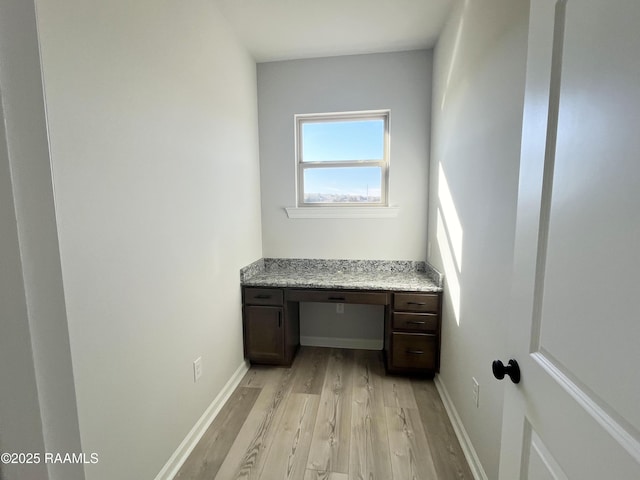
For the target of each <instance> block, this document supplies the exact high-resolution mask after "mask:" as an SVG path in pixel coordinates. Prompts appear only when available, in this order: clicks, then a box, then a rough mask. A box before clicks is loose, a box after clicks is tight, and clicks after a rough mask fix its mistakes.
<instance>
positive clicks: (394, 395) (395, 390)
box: [383, 375, 418, 409]
mask: <svg viewBox="0 0 640 480" xmlns="http://www.w3.org/2000/svg"><path fill="white" fill-rule="evenodd" d="M383 384H384V404H385V406H387V407H396V408H415V409H417V408H418V405H417V404H416V399H415V397H414V395H413V387H412V386H411V380H410V379H408V378H406V377H399V376H395V375H387V376H385V377H384V379H383Z"/></svg>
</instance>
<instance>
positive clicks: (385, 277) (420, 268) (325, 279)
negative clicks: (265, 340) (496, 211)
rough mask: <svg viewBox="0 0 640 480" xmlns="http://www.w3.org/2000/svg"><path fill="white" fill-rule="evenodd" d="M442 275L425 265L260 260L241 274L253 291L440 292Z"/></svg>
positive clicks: (242, 282)
mask: <svg viewBox="0 0 640 480" xmlns="http://www.w3.org/2000/svg"><path fill="white" fill-rule="evenodd" d="M442 280H443V279H442V274H440V272H438V271H437V270H436V269H435V268H433V267H432V266H431V265H429V264H428V263H426V262H415V261H391V260H319V259H293V258H262V259H260V260H258V261H256V262H253V263H252V264H251V265H248V266H246V267H244V268H243V269H241V270H240V283H241V284H242V285H244V286H253V287H281V288H328V289H349V290H387V291H409V292H440V291H442Z"/></svg>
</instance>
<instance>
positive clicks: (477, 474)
mask: <svg viewBox="0 0 640 480" xmlns="http://www.w3.org/2000/svg"><path fill="white" fill-rule="evenodd" d="M435 383H436V388H437V389H438V393H439V394H440V398H441V399H442V403H443V404H444V408H445V410H446V411H447V415H449V420H451V425H452V426H453V430H454V431H455V432H456V437H458V442H460V447H462V452H463V453H464V456H465V458H466V459H467V463H468V464H469V468H470V469H471V473H472V474H473V478H474V479H475V480H488V478H487V474H486V473H485V471H484V468H482V463H480V459H479V458H478V454H477V453H476V450H475V449H474V448H473V445H472V443H471V439H470V438H469V435H468V434H467V431H466V430H465V428H464V425H463V424H462V420H460V416H459V415H458V412H457V410H456V407H454V405H453V402H452V401H451V397H450V396H449V392H447V388H446V387H445V386H444V383H442V382H441V381H440V376H439V375H436V378H435Z"/></svg>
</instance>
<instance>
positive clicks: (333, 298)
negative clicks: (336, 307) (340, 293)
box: [329, 297, 344, 302]
mask: <svg viewBox="0 0 640 480" xmlns="http://www.w3.org/2000/svg"><path fill="white" fill-rule="evenodd" d="M329 300H335V301H339V302H343V301H344V297H329Z"/></svg>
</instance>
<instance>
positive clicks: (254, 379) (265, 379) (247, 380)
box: [238, 365, 284, 388]
mask: <svg viewBox="0 0 640 480" xmlns="http://www.w3.org/2000/svg"><path fill="white" fill-rule="evenodd" d="M283 370H284V369H283V368H280V367H269V366H265V365H252V366H251V368H250V369H249V371H248V372H247V373H245V375H244V377H243V378H242V380H241V381H240V384H239V385H238V386H240V387H252V388H262V387H264V386H265V385H267V384H271V383H273V382H274V381H276V380H275V378H276V377H279V376H280V375H282V372H283Z"/></svg>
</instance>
